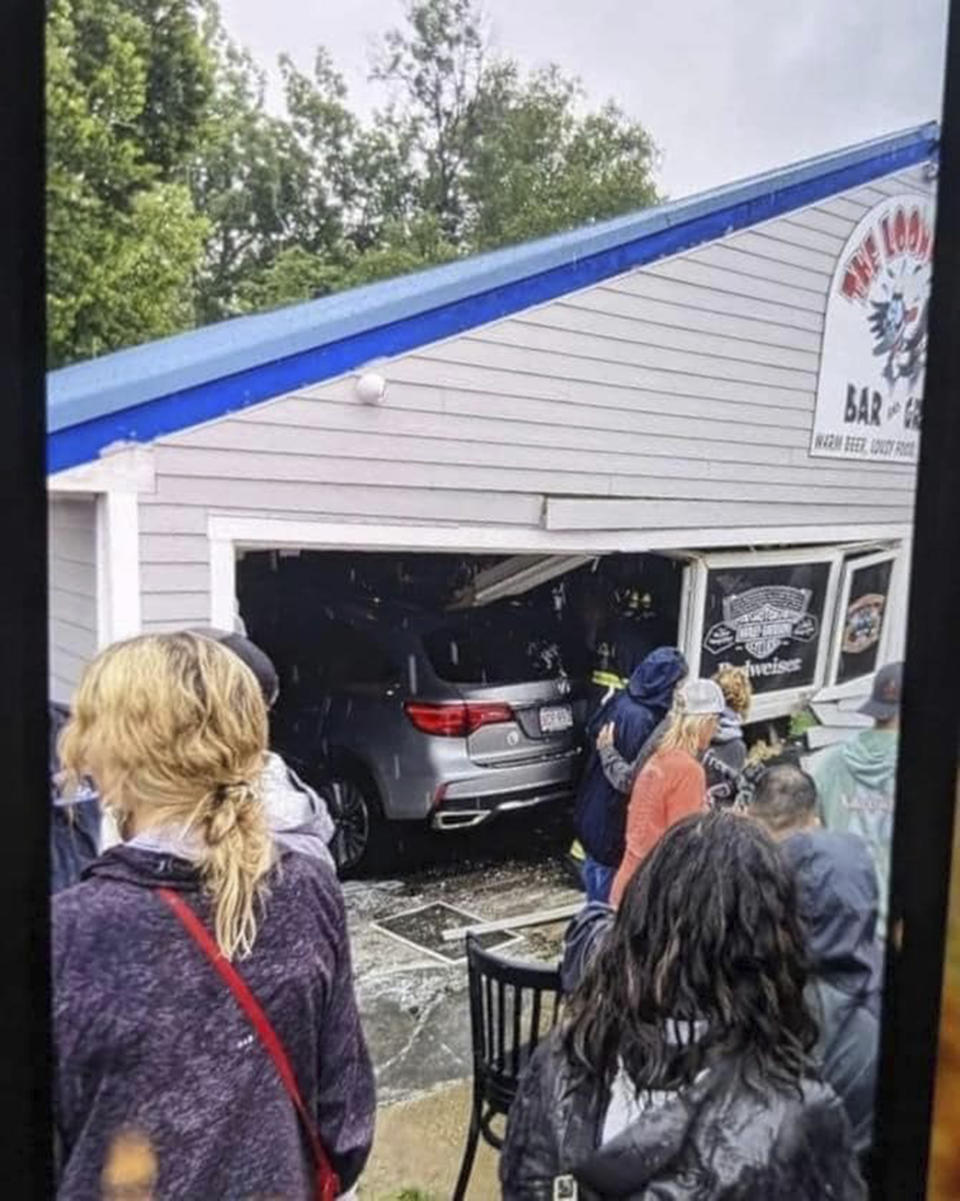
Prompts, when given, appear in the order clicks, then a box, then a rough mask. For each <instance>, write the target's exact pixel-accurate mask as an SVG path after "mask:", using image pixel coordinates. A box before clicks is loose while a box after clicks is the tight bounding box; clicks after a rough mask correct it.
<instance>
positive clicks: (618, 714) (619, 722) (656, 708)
mask: <svg viewBox="0 0 960 1201" xmlns="http://www.w3.org/2000/svg"><path fill="white" fill-rule="evenodd" d="M687 670H688V669H687V661H686V659H685V658H684V657H683V654H682V653H681V652H680V651H679V650H677V649H676V647H672V646H661V647H658V648H657V649H656V650H654V651H651V652H650V654H649V655H647V657H646V658H645V659H644V660H643V662H642V663H641V664H640V665H639V667H637V668H636V669H635V670H634V672H633V674H632V675H631V676H630V679H629V681H628V683H627V686H626V688H624V689H623V690H622V691H620V692H617V693H616V694H615V695H614V696H612V697H611V698H610V700H608V701H607V702H606V704H604V705H602V706H601V707H600V708H599V709H598V710H597V712H596V713H595V714H594V716H593V717H592V718H591V720H590V721H589V722H588V724H587V729H586V739H587V746H588V747H589V748H590V750H589V754H588V757H587V762H586V766H585V768H584V773H583V779H582V780H581V783H580V789H579V792H578V794H577V802H576V806H575V809H574V823H575V826H576V831H577V837H578V838H579V840H580V842H581V843H582V844H583V849H584V851H585V852H586V858H585V860H584V866H583V882H584V887H585V889H586V893H587V900H588V901H606V900H607V898H608V897H609V895H610V886H611V885H612V883H613V877H614V875H615V874H616V871H617V868H618V867H619V866H620V861H621V859H622V858H623V851H624V836H625V829H626V820H627V797H626V795H625V794H624V793H623V792H620V791H619V790H618V789H617V788H615V787H614V786H613V785H612V784H611V783H610V782H609V780H608V779H607V777H606V775H605V773H604V770H603V764H602V762H601V759H600V753H599V751H598V749H597V745H596V743H597V735H598V734H599V732H600V730H601V729H603V727H604V726H607V725H609V724H610V723H613V726H614V734H613V737H614V744H615V746H616V749H617V751H618V752H619V753H620V755H622V756H623V758H624V759H626V760H627V761H628V762H632V761H633V760H634V759H636V758H637V756H638V755H639V754H640V750H641V748H642V747H643V744H644V743H645V742H646V741H647V739H648V738H649V737H650V735H651V734H652V733H653V731H654V730H655V729H656V727H657V726H658V725H659V724H660V722H661V721H662V720H663V718H664V717H665V715H666V713H667V711H668V709H669V708H670V706H671V704H672V702H673V694H674V690H675V689H676V687H677V684H678V683H680V681H681V680H683V679H684V678H685V676H686V675H687Z"/></svg>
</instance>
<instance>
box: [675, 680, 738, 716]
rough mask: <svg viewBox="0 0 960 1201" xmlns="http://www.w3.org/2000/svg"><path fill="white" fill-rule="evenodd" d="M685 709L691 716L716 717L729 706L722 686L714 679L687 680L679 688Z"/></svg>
mask: <svg viewBox="0 0 960 1201" xmlns="http://www.w3.org/2000/svg"><path fill="white" fill-rule="evenodd" d="M679 695H680V700H681V702H682V704H683V711H684V712H685V713H687V714H689V716H690V717H716V716H719V714H721V713H722V712H723V711H724V709H726V707H727V703H726V701H725V700H724V699H723V693H722V692H721V691H720V686H719V685H718V684H715V683H714V682H713V680H697V679H694V680H687V682H686V683H685V684H682V685H681V686H680V689H679Z"/></svg>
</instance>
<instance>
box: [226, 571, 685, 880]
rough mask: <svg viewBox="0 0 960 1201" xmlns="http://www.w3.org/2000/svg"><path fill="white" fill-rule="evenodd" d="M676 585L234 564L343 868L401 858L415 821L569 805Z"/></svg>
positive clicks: (668, 611)
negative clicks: (597, 724) (596, 712)
mask: <svg viewBox="0 0 960 1201" xmlns="http://www.w3.org/2000/svg"><path fill="white" fill-rule="evenodd" d="M681 585H682V565H681V564H679V563H677V562H676V561H674V560H671V559H667V558H664V557H661V556H657V555H632V554H631V555H608V556H605V557H601V558H597V557H588V556H587V555H571V554H566V555H563V556H559V555H553V556H542V555H541V556H533V555H529V556H512V557H510V558H504V557H503V556H476V555H472V556H464V555H453V554H427V553H408V554H401V553H389V554H387V553H374V552H362V551H356V552H345V551H296V552H292V551H251V552H247V553H245V554H242V555H241V558H240V561H239V563H238V565H237V592H238V599H239V604H240V613H241V616H242V618H243V621H244V623H245V625H246V628H247V631H248V633H249V635H250V637H251V638H253V639H254V641H256V642H257V643H258V644H260V645H261V646H263V648H264V649H265V650H266V651H267V652H268V653H269V654H270V656H271V657H272V658H273V660H274V662H275V663H276V665H277V670H278V672H279V675H280V684H281V694H280V701H279V704H278V706H277V710H276V713H275V715H274V729H273V737H274V741H275V744H276V746H277V747H278V749H279V750H280V751H281V752H282V753H283V755H284V756H285V758H286V759H287V760H288V762H290V763H291V764H292V765H293V766H294V768H295V769H296V770H297V771H298V772H299V773H300V774H301V775H302V776H303V777H304V779H305V780H306V781H307V782H308V783H310V784H311V785H312V786H314V787H315V788H316V789H317V790H318V791H319V792H320V793H321V795H323V796H324V798H325V799H326V800H327V803H328V805H330V807H331V810H332V812H333V814H334V817H335V819H336V821H337V839H336V844H335V852H336V855H337V858H338V860H339V863H340V866H341V868H342V869H344V870H346V871H355V870H359V869H383V868H388V867H389V866H391V863H390V861H391V858H392V857H393V855H394V853H395V850H396V846H397V841H398V836H399V835H400V834H401V833H402V831H403V830H404V829H408V830H409V829H413V828H415V827H417V828H421V829H423V828H428V829H431V830H434V831H438V832H450V831H463V830H472V829H475V828H478V827H481V826H485V825H487V824H488V823H489V822H490V821H491V820H492V819H493V818H495V817H500V816H502V815H504V814H509V813H512V812H516V811H521V810H527V809H532V808H535V807H536V808H539V807H548V806H549V807H552V808H553V807H564V806H569V804H570V802H571V800H572V798H573V795H574V792H575V789H576V785H577V782H578V779H579V774H580V768H581V763H582V756H583V741H584V740H583V730H584V725H585V722H586V719H587V717H588V715H589V713H590V712H591V710H592V708H593V707H594V706H595V705H596V703H597V702H598V700H599V699H600V697H601V695H602V694H603V692H604V691H605V690H606V688H607V687H609V685H610V683H611V682H612V681H613V680H615V679H617V678H622V677H623V676H625V675H629V672H630V670H631V669H632V667H633V666H634V665H635V664H636V663H639V661H640V660H641V659H642V658H643V657H644V655H645V654H647V653H648V652H649V651H650V650H652V649H653V648H654V647H656V646H660V645H664V644H670V645H676V644H677V640H678V633H679V628H678V627H679V612H680V598H681ZM400 823H404V824H403V825H401V824H400Z"/></svg>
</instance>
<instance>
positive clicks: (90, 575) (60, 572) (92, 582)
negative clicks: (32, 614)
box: [51, 556, 97, 601]
mask: <svg viewBox="0 0 960 1201" xmlns="http://www.w3.org/2000/svg"><path fill="white" fill-rule="evenodd" d="M51 566H52V567H53V570H54V575H53V579H54V580H55V582H56V584H57V586H58V587H60V588H63V589H65V590H66V591H68V592H70V593H72V594H73V595H74V596H81V597H87V598H89V599H90V600H92V601H96V598H97V569H96V564H95V563H79V562H76V561H72V560H67V559H60V558H58V557H56V556H54V557H53V559H52V564H51Z"/></svg>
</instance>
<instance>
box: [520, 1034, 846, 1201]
mask: <svg viewBox="0 0 960 1201" xmlns="http://www.w3.org/2000/svg"><path fill="white" fill-rule="evenodd" d="M605 1111H606V1098H605V1097H603V1096H601V1095H600V1092H599V1090H597V1089H595V1088H593V1087H591V1086H590V1085H589V1084H580V1085H577V1084H575V1083H574V1081H573V1078H572V1075H571V1072H570V1069H569V1066H568V1064H567V1058H566V1055H565V1053H564V1050H563V1046H562V1042H561V1039H560V1037H559V1035H558V1034H556V1033H554V1034H553V1035H552V1036H551V1037H550V1038H549V1039H548V1040H547V1041H546V1042H545V1043H543V1044H542V1045H541V1046H540V1047H539V1048H538V1049H537V1052H536V1053H535V1055H534V1056H533V1059H532V1060H531V1061H530V1065H529V1067H528V1069H527V1071H526V1073H525V1074H524V1077H523V1079H522V1080H521V1083H520V1090H519V1093H518V1095H517V1098H516V1100H515V1102H514V1104H513V1108H512V1109H511V1111H510V1118H509V1121H508V1123H507V1137H506V1143H505V1145H504V1149H503V1155H502V1156H501V1160H500V1182H501V1185H502V1187H503V1198H504V1201H551V1199H552V1198H553V1197H554V1195H555V1194H554V1182H555V1181H556V1180H557V1179H558V1178H563V1177H564V1176H571V1177H573V1178H574V1179H575V1180H576V1182H577V1186H578V1198H579V1201H599V1199H602V1198H615V1197H616V1198H622V1199H624V1201H719V1199H721V1198H722V1199H723V1201H864V1199H865V1198H866V1187H865V1185H864V1183H863V1179H862V1177H861V1176H860V1173H859V1169H858V1167H857V1162H856V1155H855V1153H854V1149H853V1141H852V1136H851V1132H850V1125H849V1123H848V1121H847V1119H846V1115H845V1114H844V1111H843V1108H842V1106H841V1104H840V1102H839V1101H838V1100H837V1098H836V1096H835V1095H834V1093H833V1092H832V1091H831V1090H830V1089H829V1088H827V1087H826V1086H825V1085H822V1084H818V1083H816V1082H814V1081H805V1082H804V1083H803V1084H802V1086H800V1087H799V1088H798V1089H796V1090H786V1091H783V1092H781V1091H774V1090H772V1089H768V1090H766V1091H765V1092H764V1093H763V1094H760V1093H757V1092H751V1091H750V1090H748V1089H746V1088H745V1087H744V1086H743V1085H742V1084H741V1083H740V1082H739V1077H738V1075H737V1074H736V1073H735V1072H733V1071H732V1070H731V1068H730V1066H729V1065H718V1066H717V1067H715V1068H713V1069H712V1070H711V1071H710V1072H708V1073H707V1075H706V1077H705V1078H704V1079H703V1080H701V1081H699V1082H698V1083H697V1084H694V1085H692V1086H691V1087H690V1088H689V1089H687V1090H685V1092H684V1094H683V1095H682V1096H681V1095H680V1094H675V1095H673V1096H672V1097H671V1098H670V1099H668V1100H667V1101H666V1102H665V1103H664V1104H663V1105H662V1106H661V1107H660V1108H657V1109H655V1110H651V1111H648V1112H647V1113H645V1114H644V1115H643V1116H642V1117H640V1118H639V1119H638V1120H636V1121H635V1122H634V1123H633V1124H632V1125H630V1126H628V1127H627V1128H626V1129H625V1130H624V1131H622V1132H621V1133H620V1134H619V1135H617V1137H616V1138H614V1139H613V1140H612V1141H610V1142H608V1143H605V1144H604V1145H603V1146H599V1147H598V1142H599V1139H600V1131H601V1128H602V1122H603V1116H604V1113H605Z"/></svg>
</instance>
